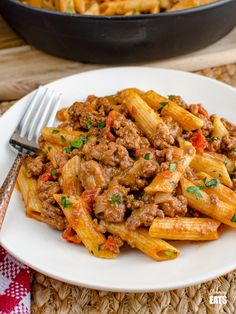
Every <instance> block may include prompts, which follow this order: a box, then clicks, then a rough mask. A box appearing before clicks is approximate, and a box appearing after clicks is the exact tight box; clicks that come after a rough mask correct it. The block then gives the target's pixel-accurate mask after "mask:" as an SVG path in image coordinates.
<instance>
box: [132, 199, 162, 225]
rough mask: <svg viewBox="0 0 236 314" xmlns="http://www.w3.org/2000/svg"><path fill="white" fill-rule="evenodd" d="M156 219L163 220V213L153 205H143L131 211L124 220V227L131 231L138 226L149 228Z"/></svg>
mask: <svg viewBox="0 0 236 314" xmlns="http://www.w3.org/2000/svg"><path fill="white" fill-rule="evenodd" d="M156 217H161V218H163V217H164V213H163V211H162V210H160V209H159V208H158V206H157V205H155V204H145V205H143V206H141V207H140V208H139V209H135V210H133V211H132V213H131V215H130V216H129V218H128V219H127V220H126V226H127V227H128V228H129V229H131V230H135V229H137V228H138V227H140V226H145V227H149V226H150V225H151V223H152V222H153V220H154V219H155V218H156Z"/></svg>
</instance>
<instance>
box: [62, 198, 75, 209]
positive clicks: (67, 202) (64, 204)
mask: <svg viewBox="0 0 236 314" xmlns="http://www.w3.org/2000/svg"><path fill="white" fill-rule="evenodd" d="M61 205H62V207H63V208H66V207H68V206H71V205H72V203H71V202H70V201H68V199H67V198H66V196H62V198H61Z"/></svg>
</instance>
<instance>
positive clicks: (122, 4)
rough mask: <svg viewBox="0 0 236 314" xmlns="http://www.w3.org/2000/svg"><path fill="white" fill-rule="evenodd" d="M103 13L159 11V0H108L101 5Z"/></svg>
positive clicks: (119, 13) (121, 13) (122, 13)
mask: <svg viewBox="0 0 236 314" xmlns="http://www.w3.org/2000/svg"><path fill="white" fill-rule="evenodd" d="M100 10H101V14H103V15H124V14H126V13H128V12H150V13H158V12H159V0H145V1H143V0H122V1H106V2H104V3H102V4H101V6H100Z"/></svg>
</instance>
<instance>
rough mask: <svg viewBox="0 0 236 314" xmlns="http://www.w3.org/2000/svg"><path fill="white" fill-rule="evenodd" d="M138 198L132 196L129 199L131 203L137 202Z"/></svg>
mask: <svg viewBox="0 0 236 314" xmlns="http://www.w3.org/2000/svg"><path fill="white" fill-rule="evenodd" d="M138 201H139V200H138V199H137V198H133V199H132V200H131V202H132V203H135V202H138Z"/></svg>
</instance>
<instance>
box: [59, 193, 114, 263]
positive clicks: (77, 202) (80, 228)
mask: <svg viewBox="0 0 236 314" xmlns="http://www.w3.org/2000/svg"><path fill="white" fill-rule="evenodd" d="M54 198H55V200H56V201H57V203H58V204H59V205H60V207H61V209H62V211H63V213H64V214H65V216H66V219H67V221H68V223H69V225H70V226H71V227H72V228H73V229H74V230H75V232H76V233H77V234H78V236H79V238H80V239H81V241H82V242H83V244H84V246H85V247H86V248H87V250H88V251H89V252H90V253H91V254H92V255H94V256H96V257H101V258H115V257H116V256H117V254H116V253H114V252H112V251H110V250H103V249H102V245H103V244H104V243H105V241H106V238H105V236H104V235H103V234H102V233H101V232H99V231H97V230H96V228H95V226H94V223H93V220H92V217H91V215H90V214H89V212H88V208H87V205H86V204H85V202H84V201H83V199H82V198H80V197H77V198H76V197H75V196H72V195H66V194H55V195H54Z"/></svg>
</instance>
